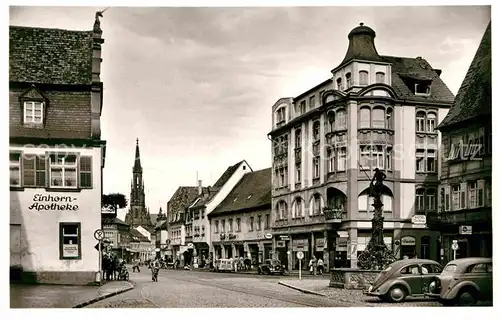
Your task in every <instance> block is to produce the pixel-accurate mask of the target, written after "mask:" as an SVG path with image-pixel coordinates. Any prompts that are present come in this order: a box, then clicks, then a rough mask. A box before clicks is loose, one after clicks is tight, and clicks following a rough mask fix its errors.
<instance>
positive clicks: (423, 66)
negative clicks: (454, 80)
mask: <svg viewBox="0 0 500 320" xmlns="http://www.w3.org/2000/svg"><path fill="white" fill-rule="evenodd" d="M382 58H383V59H384V60H385V61H387V62H389V63H391V65H392V68H391V70H392V72H391V73H392V74H391V75H392V88H393V89H394V91H395V92H396V95H397V98H398V99H403V100H413V101H429V102H443V103H452V102H453V99H454V98H455V97H454V96H453V93H452V92H451V91H450V89H449V88H448V87H447V86H446V84H445V83H444V82H443V80H441V78H440V76H439V74H438V72H437V71H436V70H435V69H433V68H432V66H431V65H430V64H429V62H427V60H425V59H423V58H421V57H417V58H404V57H392V56H382ZM406 79H413V80H420V81H426V82H430V83H431V91H430V95H428V96H423V95H415V93H414V88H409V87H408V85H407V84H406V83H405V81H404V80H406Z"/></svg>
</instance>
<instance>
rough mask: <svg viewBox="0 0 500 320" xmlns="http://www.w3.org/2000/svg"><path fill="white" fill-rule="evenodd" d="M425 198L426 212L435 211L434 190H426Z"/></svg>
mask: <svg viewBox="0 0 500 320" xmlns="http://www.w3.org/2000/svg"><path fill="white" fill-rule="evenodd" d="M426 196H427V210H428V211H436V190H435V189H427V195H426ZM424 259H425V258H424Z"/></svg>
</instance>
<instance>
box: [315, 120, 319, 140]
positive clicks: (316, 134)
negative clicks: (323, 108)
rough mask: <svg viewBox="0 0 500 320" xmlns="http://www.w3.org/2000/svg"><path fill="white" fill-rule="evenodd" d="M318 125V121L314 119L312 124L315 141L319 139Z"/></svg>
mask: <svg viewBox="0 0 500 320" xmlns="http://www.w3.org/2000/svg"><path fill="white" fill-rule="evenodd" d="M319 127H320V123H319V121H315V122H314V124H313V139H314V140H315V141H316V140H318V139H319Z"/></svg>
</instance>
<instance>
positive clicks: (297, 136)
mask: <svg viewBox="0 0 500 320" xmlns="http://www.w3.org/2000/svg"><path fill="white" fill-rule="evenodd" d="M300 147H302V130H300V129H297V130H295V148H300Z"/></svg>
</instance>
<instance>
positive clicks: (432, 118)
mask: <svg viewBox="0 0 500 320" xmlns="http://www.w3.org/2000/svg"><path fill="white" fill-rule="evenodd" d="M427 132H430V133H435V132H436V114H435V113H434V112H429V113H427Z"/></svg>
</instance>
